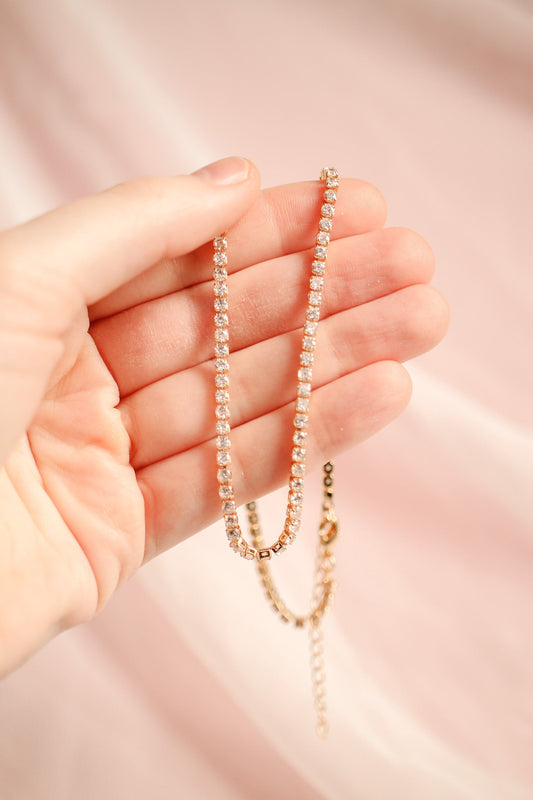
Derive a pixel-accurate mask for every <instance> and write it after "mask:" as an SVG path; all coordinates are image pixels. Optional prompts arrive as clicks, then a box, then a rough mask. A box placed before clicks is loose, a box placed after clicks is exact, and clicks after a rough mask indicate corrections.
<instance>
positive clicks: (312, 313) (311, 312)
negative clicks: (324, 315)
mask: <svg viewBox="0 0 533 800" xmlns="http://www.w3.org/2000/svg"><path fill="white" fill-rule="evenodd" d="M306 316H307V319H310V320H311V322H318V320H319V319H320V309H319V308H318V307H313V308H308V309H307V311H306Z"/></svg>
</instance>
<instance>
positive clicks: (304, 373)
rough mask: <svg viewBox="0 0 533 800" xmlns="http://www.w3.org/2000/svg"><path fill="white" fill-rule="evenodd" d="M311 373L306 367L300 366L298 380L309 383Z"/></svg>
mask: <svg viewBox="0 0 533 800" xmlns="http://www.w3.org/2000/svg"><path fill="white" fill-rule="evenodd" d="M312 375H313V373H312V372H311V370H310V369H307V368H306V367H300V369H299V370H298V380H299V381H302V382H304V383H310V381H311V379H312Z"/></svg>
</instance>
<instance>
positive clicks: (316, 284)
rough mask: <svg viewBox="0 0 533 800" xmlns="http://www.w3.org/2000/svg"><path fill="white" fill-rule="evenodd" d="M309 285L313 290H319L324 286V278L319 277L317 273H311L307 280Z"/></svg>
mask: <svg viewBox="0 0 533 800" xmlns="http://www.w3.org/2000/svg"><path fill="white" fill-rule="evenodd" d="M309 286H310V287H311V289H312V290H313V291H314V292H320V291H321V290H322V289H323V287H324V278H321V277H320V276H319V275H313V277H312V278H311V280H310V281H309Z"/></svg>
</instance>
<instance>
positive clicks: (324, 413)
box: [137, 361, 411, 560]
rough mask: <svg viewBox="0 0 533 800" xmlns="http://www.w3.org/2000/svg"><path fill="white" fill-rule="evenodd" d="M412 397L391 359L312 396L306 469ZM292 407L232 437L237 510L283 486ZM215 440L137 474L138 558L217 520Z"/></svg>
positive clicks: (373, 428)
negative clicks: (141, 517) (142, 525)
mask: <svg viewBox="0 0 533 800" xmlns="http://www.w3.org/2000/svg"><path fill="white" fill-rule="evenodd" d="M410 396H411V380H410V378H409V375H408V373H407V371H406V370H405V369H404V367H403V366H402V365H401V364H398V363H397V362H396V361H379V362H376V363H374V364H371V365H369V366H367V367H364V368H362V369H359V370H357V371H356V372H352V373H350V374H349V375H345V376H343V377H342V378H339V379H337V380H335V381H332V382H331V383H329V384H327V385H326V386H322V387H321V388H319V389H316V390H315V391H313V399H312V403H311V410H310V425H309V438H308V444H307V464H308V469H309V470H312V469H315V468H316V467H318V466H319V465H320V464H321V463H323V462H324V461H327V460H329V459H331V458H333V457H334V456H335V454H338V453H340V452H342V451H343V450H346V449H348V448H349V447H352V446H353V445H355V444H357V443H359V442H362V441H363V440H364V439H367V438H368V437H369V436H372V434H374V433H377V431H379V430H381V428H384V427H385V426H386V425H388V423H389V422H392V420H393V419H395V418H396V417H397V416H399V414H401V412H402V411H403V410H404V408H405V407H406V405H407V403H408V402H409V398H410ZM293 416H294V403H293V402H291V403H289V404H287V405H285V406H283V407H281V408H279V409H277V410H276V411H272V412H270V413H268V414H265V415H263V416H261V417H258V418H256V419H254V420H251V421H250V422H246V423H244V424H243V425H240V426H238V427H236V428H235V429H234V430H233V431H232V437H231V438H232V473H233V486H234V489H235V495H236V499H237V503H238V504H239V505H242V504H244V503H247V502H249V501H250V500H252V499H255V498H257V497H261V496H262V495H264V494H266V493H267V492H271V491H273V490H274V489H276V488H278V487H280V486H282V485H283V483H285V482H287V481H288V475H289V469H290V458H291V450H292V419H293ZM215 453H216V450H215V445H214V441H209V442H204V443H202V444H201V445H198V446H197V447H194V448H191V449H190V450H187V451H186V452H184V453H180V454H179V455H175V456H171V457H169V458H166V459H164V460H163V461H159V462H157V463H155V464H151V465H150V466H148V467H145V468H143V469H141V470H139V472H138V473H137V478H138V481H139V485H140V488H141V490H142V492H143V495H144V498H145V508H146V549H145V560H148V559H150V558H152V557H153V556H155V555H157V554H158V553H160V552H162V551H163V550H167V549H168V548H169V547H172V546H173V545H175V544H177V543H178V542H180V541H183V540H184V539H186V538H187V537H188V536H190V535H191V534H193V533H196V532H197V531H199V530H201V529H202V528H204V527H206V526H207V525H209V524H211V523H212V522H214V520H215V519H216V518H217V517H218V516H219V515H220V500H219V497H218V484H217V479H216V472H217V469H216V460H215Z"/></svg>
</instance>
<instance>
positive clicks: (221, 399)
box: [215, 389, 229, 403]
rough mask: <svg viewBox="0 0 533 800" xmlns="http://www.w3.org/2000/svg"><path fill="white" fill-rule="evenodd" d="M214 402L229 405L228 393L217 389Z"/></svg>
mask: <svg viewBox="0 0 533 800" xmlns="http://www.w3.org/2000/svg"><path fill="white" fill-rule="evenodd" d="M215 400H216V401H217V403H229V392H228V391H226V389H217V391H216V392H215Z"/></svg>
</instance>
